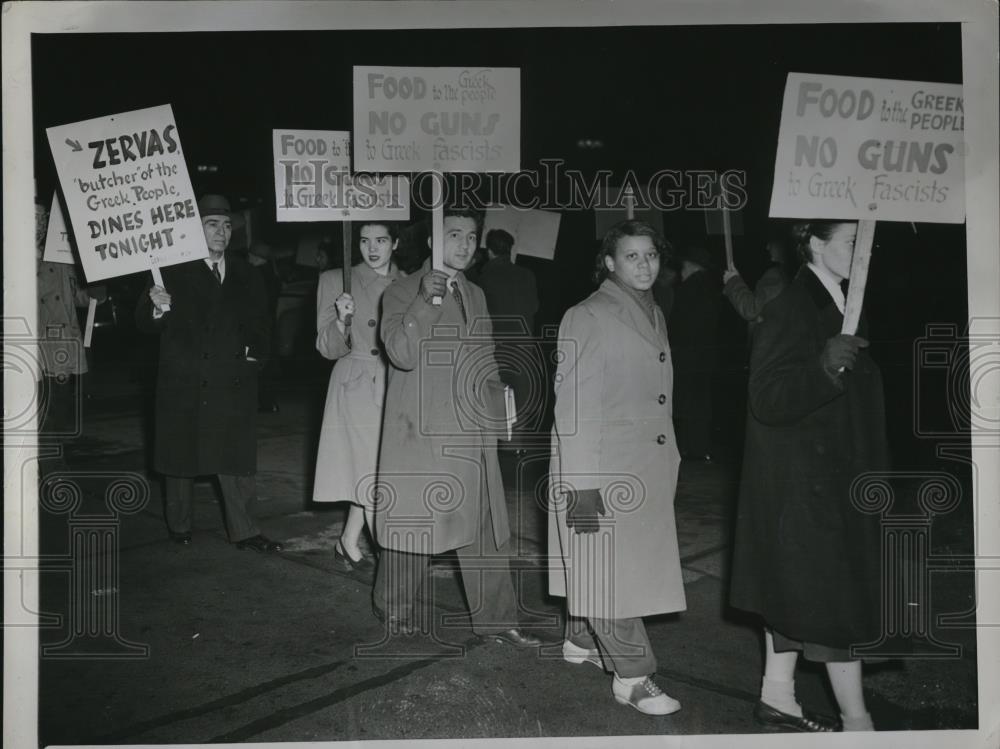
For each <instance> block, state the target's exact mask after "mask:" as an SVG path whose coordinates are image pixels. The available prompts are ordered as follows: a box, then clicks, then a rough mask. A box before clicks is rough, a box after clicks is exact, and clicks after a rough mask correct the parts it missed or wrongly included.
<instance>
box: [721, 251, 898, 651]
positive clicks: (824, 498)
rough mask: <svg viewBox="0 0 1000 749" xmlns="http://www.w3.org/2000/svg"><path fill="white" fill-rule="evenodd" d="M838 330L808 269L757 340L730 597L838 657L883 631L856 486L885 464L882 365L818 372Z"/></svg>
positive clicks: (838, 318)
mask: <svg viewBox="0 0 1000 749" xmlns="http://www.w3.org/2000/svg"><path fill="white" fill-rule="evenodd" d="M842 322H843V316H842V315H841V313H840V311H839V310H838V309H837V306H836V305H835V303H834V301H833V299H832V297H831V296H830V294H829V292H828V291H827V290H826V289H825V288H824V287H823V285H822V283H821V282H820V281H819V279H818V278H817V277H816V276H815V275H814V274H813V272H812V271H810V270H809V269H808V268H803V269H802V271H800V273H799V274H798V276H797V277H796V279H795V280H794V281H793V282H792V284H791V285H790V286H789V287H788V289H787V290H786V291H785V292H784V293H782V294H781V295H780V296H778V297H777V298H776V299H774V300H773V301H772V302H770V304H769V305H768V307H767V314H766V315H765V316H764V319H763V321H762V322H761V323H760V324H759V325H758V326H757V327H756V330H755V331H754V339H753V348H752V353H751V361H750V386H749V409H748V411H749V413H748V417H747V433H746V447H745V450H744V457H743V475H742V480H741V484H740V497H739V509H738V513H737V521H736V537H735V547H734V550H733V570H732V589H731V592H730V602H731V603H732V605H733V606H735V607H737V608H739V609H744V610H746V611H752V612H755V613H757V614H759V615H760V616H761V617H762V618H763V619H764V621H765V622H766V624H767V625H768V626H770V627H772V628H774V629H775V630H777V631H778V632H780V633H781V634H783V635H785V636H786V637H790V638H792V639H796V640H801V641H804V642H812V643H817V644H820V645H826V646H828V647H834V648H846V647H849V646H850V645H852V644H860V643H864V642H868V641H871V640H872V639H874V638H875V637H876V636H877V633H878V627H879V585H880V580H881V571H880V566H879V546H880V523H879V521H880V518H879V517H877V516H875V515H871V514H866V513H864V512H863V511H862V510H861V509H859V508H858V507H856V506H855V505H854V503H853V502H852V496H851V495H852V491H851V486H852V483H853V482H855V480H857V479H858V478H859V477H860V476H862V474H864V473H865V472H866V471H883V470H885V469H886V467H887V466H888V448H887V444H886V436H885V416H884V411H885V409H884V403H883V393H882V377H881V374H880V372H879V369H878V366H877V365H876V364H875V362H874V361H873V360H872V358H871V357H870V356H869V355H868V353H867V352H866V351H865V350H864V349H862V350H861V351H860V352H859V354H858V358H857V362H856V365H855V367H854V368H853V370H849V371H845V372H844V373H842V374H841V375H840V376H839V377H838V378H836V379H834V378H831V377H830V376H829V375H828V374H827V373H826V372H825V371H824V370H823V367H822V365H821V363H820V355H821V352H822V350H823V346H824V345H825V343H826V341H827V339H828V338H831V337H832V336H835V335H837V334H838V333H839V332H840V329H841V324H842ZM862 326H864V322H863V321H862ZM858 332H859V335H862V336H864V334H865V330H864V328H863V327H862V328H860V329H859V331H858Z"/></svg>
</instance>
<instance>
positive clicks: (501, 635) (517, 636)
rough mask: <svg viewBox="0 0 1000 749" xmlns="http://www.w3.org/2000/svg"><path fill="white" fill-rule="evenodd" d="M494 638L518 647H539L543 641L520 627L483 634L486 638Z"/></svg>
mask: <svg viewBox="0 0 1000 749" xmlns="http://www.w3.org/2000/svg"><path fill="white" fill-rule="evenodd" d="M490 638H492V639H493V640H495V641H496V642H500V643H506V644H507V645H513V646H514V647H516V648H537V647H538V646H539V645H541V644H542V641H541V640H540V639H538V638H537V637H535V636H534V635H529V634H525V633H524V632H522V631H521V630H520V628H518V627H514V628H513V629H505V630H504V631H503V632H494V633H493V634H490V635H483V639H484V640H488V639H490Z"/></svg>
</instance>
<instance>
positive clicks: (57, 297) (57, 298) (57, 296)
mask: <svg viewBox="0 0 1000 749" xmlns="http://www.w3.org/2000/svg"><path fill="white" fill-rule="evenodd" d="M56 301H57V302H58V301H59V295H58V294H56Z"/></svg>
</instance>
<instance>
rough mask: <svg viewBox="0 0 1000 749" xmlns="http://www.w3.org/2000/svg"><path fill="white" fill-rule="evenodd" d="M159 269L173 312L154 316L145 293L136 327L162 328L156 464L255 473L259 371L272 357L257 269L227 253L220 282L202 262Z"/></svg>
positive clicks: (194, 471) (173, 469)
mask: <svg viewBox="0 0 1000 749" xmlns="http://www.w3.org/2000/svg"><path fill="white" fill-rule="evenodd" d="M162 273H163V284H164V287H165V288H166V290H167V293H169V294H170V297H171V303H170V307H171V308H170V311H169V312H167V313H166V314H164V315H163V316H162V317H160V318H159V319H154V317H153V304H152V302H151V301H150V299H149V295H148V294H143V295H142V296H141V297H140V299H139V304H138V307H137V309H136V324H137V325H138V327H139V328H140V329H141V330H145V331H148V332H159V333H160V364H159V371H158V376H157V384H156V430H155V438H154V439H155V442H154V454H153V466H154V468H155V469H156V470H157V471H159V472H161V473H163V474H165V475H168V476H200V475H206V474H215V473H223V474H234V475H243V476H246V475H249V474H252V473H254V472H255V471H256V470H257V374H258V371H259V368H261V367H263V365H264V363H265V361H266V359H267V357H268V356H269V355H270V351H269V343H268V342H269V339H270V320H269V319H268V314H267V296H266V291H265V289H264V285H263V282H262V281H261V278H260V274H258V273H256V272H255V271H254V269H253V268H251V267H250V265H249V264H248V263H247V262H246V260H244V259H242V258H240V257H238V256H230V255H227V257H226V274H225V280H224V282H223V284H222V285H221V286H220V285H219V284H218V282H217V281H216V280H215V276H214V275H213V274H212V271H211V270H210V269H209V267H208V265H207V264H206V263H205V261H204V260H194V261H191V262H189V263H182V264H180V265H174V266H171V267H169V268H164V269H163V271H162ZM253 359H256V361H252V360H253Z"/></svg>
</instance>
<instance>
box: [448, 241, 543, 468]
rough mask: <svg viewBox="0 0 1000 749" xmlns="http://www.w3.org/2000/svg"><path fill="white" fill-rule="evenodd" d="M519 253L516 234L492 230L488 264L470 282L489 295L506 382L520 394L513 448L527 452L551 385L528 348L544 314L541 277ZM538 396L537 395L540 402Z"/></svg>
mask: <svg viewBox="0 0 1000 749" xmlns="http://www.w3.org/2000/svg"><path fill="white" fill-rule="evenodd" d="M513 248H514V237H513V236H512V235H511V234H510V232H507V231H505V230H503V229H490V231H488V232H487V233H486V253H487V260H486V262H485V263H484V264H483V266H482V268H481V269H480V270H479V272H478V273H477V274H474V278H473V279H470V280H472V281H473V283H475V284H476V285H477V286H479V288H481V289H482V290H483V294H484V295H485V296H486V306H487V308H488V309H489V312H490V319H491V320H492V321H493V338H494V340H495V341H496V352H495V354H496V360H497V366H498V367H499V368H500V379H501V380H503V382H504V383H505V384H507V385H510V387H511V388H513V390H514V403H515V406H516V409H517V421H516V422H515V423H514V430H513V431H514V438H513V439H512V440H511V441H510V443H509V444H508V447H510V448H513V449H515V450H522V449H523V437H524V430H525V427H526V425H527V424H529V423H530V422H531V418H532V415H533V414H535V413H537V412H538V410H539V409H540V408H541V397H542V393H543V392H544V391H545V389H546V388H547V386H548V385H547V383H545V382H541V381H539V380H541V379H542V378H543V372H542V369H541V362H540V361H538V360H537V356H536V352H535V350H534V348H533V347H532V346H530V345H525V344H527V343H529V342H530V341H531V339H532V337H533V335H534V331H535V313H537V312H538V287H537V284H536V283H535V274H534V273H532V272H531V271H530V270H528V269H527V268H524V267H521V266H519V265H516V264H514V263H513V262H512V261H511V258H510V256H511V251H512V250H513ZM467 277H468V276H467ZM532 393H534V394H536V397H535V398H534V399H532V398H531V394H532ZM533 400H534V401H537V402H532V401H533Z"/></svg>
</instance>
